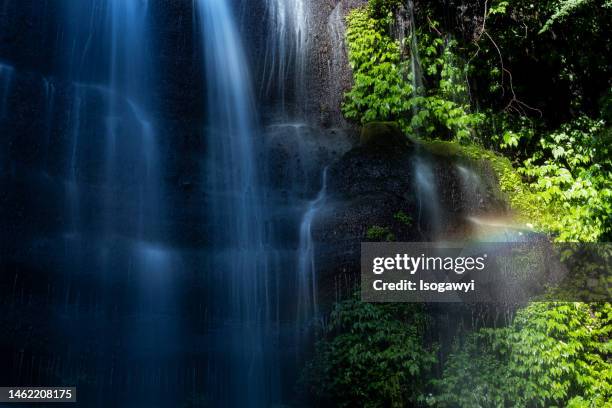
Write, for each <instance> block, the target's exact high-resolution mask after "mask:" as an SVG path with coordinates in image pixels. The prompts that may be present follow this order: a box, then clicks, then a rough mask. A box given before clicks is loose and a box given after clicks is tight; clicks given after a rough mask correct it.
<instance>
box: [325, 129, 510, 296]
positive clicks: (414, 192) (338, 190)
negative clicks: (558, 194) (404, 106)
mask: <svg viewBox="0 0 612 408" xmlns="http://www.w3.org/2000/svg"><path fill="white" fill-rule="evenodd" d="M397 132H398V131H397V128H396V127H395V126H393V125H392V124H389V123H375V124H370V125H367V126H366V127H365V128H364V130H363V131H362V138H361V142H362V143H361V144H360V145H359V146H357V147H355V148H353V149H351V150H350V151H348V152H347V153H346V154H345V155H344V156H342V158H341V159H340V160H338V161H337V162H336V163H334V164H333V165H332V166H331V167H330V169H329V176H328V177H329V179H328V193H327V205H326V206H325V209H324V210H322V211H321V212H320V214H319V215H318V218H317V221H316V224H315V228H314V236H315V240H316V242H317V243H318V245H317V260H318V265H317V267H318V271H319V272H318V273H319V278H320V282H319V288H322V293H321V299H327V300H328V301H329V300H336V299H338V298H340V297H342V296H345V295H347V294H350V293H351V292H352V291H353V290H354V288H355V285H356V284H357V283H359V273H360V270H359V253H360V243H361V242H362V241H368V240H370V239H368V230H369V229H370V228H371V227H373V226H378V227H381V228H383V229H384V230H386V231H388V233H390V234H391V235H392V236H393V237H394V240H395V241H428V240H430V239H432V238H433V236H437V237H440V236H443V237H456V236H457V235H459V236H461V235H462V234H464V233H467V232H469V228H470V223H469V222H468V220H467V217H468V216H471V215H476V214H479V213H481V212H485V211H486V212H492V213H499V212H505V211H506V205H505V203H504V201H503V199H501V197H500V195H499V193H498V191H497V180H496V178H495V176H494V174H493V172H492V171H489V170H487V169H486V168H485V170H483V171H481V170H474V169H473V167H474V166H473V163H471V162H470V161H469V160H467V159H466V158H464V157H461V156H459V155H450V156H449V155H443V154H439V153H438V154H434V153H432V152H429V151H428V150H427V149H426V148H425V147H423V146H419V145H414V144H411V143H409V142H406V141H404V142H403V143H401V142H400V139H398V136H400V135H398V133H397ZM404 140H406V139H404ZM419 161H421V162H425V163H427V166H428V167H429V168H430V169H431V173H432V175H433V180H432V181H433V185H432V186H431V187H432V190H433V191H435V195H436V197H437V201H438V202H437V203H432V202H430V201H428V198H429V197H428V196H427V195H424V194H422V192H420V191H419V186H418V184H419V182H418V178H419V174H418V173H419V172H420V171H421V170H420V168H419V166H417V165H415V163H417V162H419ZM433 205H436V206H437V207H439V208H437V209H435V211H432V208H431V207H432V206H433ZM401 214H404V215H405V216H407V218H406V217H402V216H401ZM434 215H435V216H437V217H438V219H435V220H432V219H431V217H432V216H434ZM434 229H436V230H435V231H434ZM384 239H385V238H384V237H383V238H382V239H372V240H374V241H376V240H384Z"/></svg>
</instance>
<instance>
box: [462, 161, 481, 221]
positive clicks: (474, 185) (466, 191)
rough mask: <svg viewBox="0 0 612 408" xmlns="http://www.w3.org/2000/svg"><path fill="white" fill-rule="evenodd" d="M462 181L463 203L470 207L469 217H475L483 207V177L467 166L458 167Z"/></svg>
mask: <svg viewBox="0 0 612 408" xmlns="http://www.w3.org/2000/svg"><path fill="white" fill-rule="evenodd" d="M455 167H456V169H457V172H458V173H459V178H460V181H461V190H462V193H463V201H464V202H465V203H466V204H467V205H468V207H469V208H468V211H469V215H473V213H474V212H476V211H478V209H479V207H480V206H481V205H482V202H481V200H482V197H483V194H484V192H485V189H484V186H483V183H482V179H481V177H480V176H479V175H478V174H476V172H475V171H474V170H472V169H470V168H468V167H466V166H462V165H456V166H455Z"/></svg>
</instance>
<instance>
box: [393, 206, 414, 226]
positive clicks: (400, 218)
mask: <svg viewBox="0 0 612 408" xmlns="http://www.w3.org/2000/svg"><path fill="white" fill-rule="evenodd" d="M393 219H395V221H397V222H399V223H400V224H403V225H405V226H407V227H409V226H411V225H412V217H411V216H409V215H408V214H406V213H405V212H403V211H401V210H400V211H398V212H396V213H395V214H393Z"/></svg>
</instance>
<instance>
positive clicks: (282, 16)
mask: <svg viewBox="0 0 612 408" xmlns="http://www.w3.org/2000/svg"><path fill="white" fill-rule="evenodd" d="M266 7H267V10H268V19H269V23H268V25H269V35H268V41H267V47H266V54H265V58H264V70H263V73H264V80H263V81H262V84H263V85H262V87H263V94H264V95H265V96H268V97H273V98H279V99H280V104H281V110H282V113H283V114H284V115H285V116H286V115H287V114H288V113H291V112H287V110H288V108H289V107H288V106H287V104H288V103H292V104H294V105H295V107H294V109H295V111H296V112H293V113H298V114H299V113H304V110H305V98H306V91H305V90H306V88H305V85H306V84H305V80H306V64H307V61H308V25H309V19H308V5H307V4H306V2H305V1H304V0H266ZM288 99H289V100H288Z"/></svg>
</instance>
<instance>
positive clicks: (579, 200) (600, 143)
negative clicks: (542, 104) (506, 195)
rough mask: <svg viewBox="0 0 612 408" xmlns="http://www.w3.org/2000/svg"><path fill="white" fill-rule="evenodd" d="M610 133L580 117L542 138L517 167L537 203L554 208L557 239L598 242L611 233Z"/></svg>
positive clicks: (599, 123)
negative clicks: (536, 148)
mask: <svg viewBox="0 0 612 408" xmlns="http://www.w3.org/2000/svg"><path fill="white" fill-rule="evenodd" d="M611 142H612V134H611V132H610V130H609V129H606V128H605V127H604V122H603V121H596V120H592V119H590V118H588V117H586V116H582V117H580V118H578V119H576V120H575V121H573V122H572V123H569V124H565V125H563V126H561V128H560V129H559V130H558V131H556V132H552V133H549V134H545V135H544V136H543V137H542V138H541V139H540V145H541V149H540V150H536V151H535V152H534V153H533V155H532V157H530V158H529V159H527V160H526V161H525V162H524V164H523V166H522V167H521V168H520V169H519V171H520V173H521V174H523V175H524V176H526V177H527V180H528V181H530V184H529V187H530V189H531V191H533V192H534V193H536V194H535V198H536V204H537V205H541V206H542V207H550V208H554V209H555V213H556V214H557V217H556V218H555V219H554V220H552V224H551V225H550V230H552V231H554V232H556V233H557V234H558V237H557V239H558V240H560V241H587V242H596V241H598V240H600V239H602V238H605V237H610V236H611V233H612V158H611V157H610V153H611V151H610V147H609V146H610V143H611Z"/></svg>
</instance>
